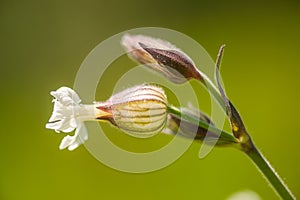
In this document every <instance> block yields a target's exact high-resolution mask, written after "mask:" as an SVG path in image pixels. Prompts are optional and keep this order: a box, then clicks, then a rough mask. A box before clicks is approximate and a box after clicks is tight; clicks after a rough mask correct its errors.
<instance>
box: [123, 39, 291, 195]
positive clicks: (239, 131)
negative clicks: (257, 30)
mask: <svg viewBox="0 0 300 200" xmlns="http://www.w3.org/2000/svg"><path fill="white" fill-rule="evenodd" d="M128 37H130V36H127V41H128V43H123V46H124V47H125V49H127V50H129V48H128V44H134V45H132V46H131V47H136V48H131V49H130V51H135V49H137V48H139V51H140V52H143V54H140V55H141V56H145V57H147V58H148V59H147V60H148V61H150V62H146V63H142V64H145V66H148V67H149V66H150V68H151V69H153V70H155V71H157V72H159V73H161V74H163V75H164V76H165V77H166V78H168V79H169V80H170V81H172V82H174V83H185V82H187V81H189V80H190V79H196V80H198V81H199V82H201V83H202V84H203V85H204V86H205V87H206V88H207V90H208V91H209V93H210V94H211V95H213V97H214V98H215V99H216V101H217V102H218V103H219V104H220V106H221V107H222V108H223V110H224V111H225V112H226V114H227V116H228V118H229V120H230V124H231V129H232V133H233V136H234V138H235V139H236V140H237V145H236V144H235V143H232V144H231V145H230V146H233V147H235V148H237V149H239V150H241V151H242V152H244V153H245V154H246V155H248V157H249V158H250V159H251V160H252V161H253V163H255V165H256V166H257V167H258V168H259V169H260V171H261V172H262V174H263V175H264V176H265V177H266V178H267V180H268V181H269V182H270V184H271V185H272V186H273V188H274V189H275V191H276V192H277V193H278V194H279V195H280V197H281V198H283V199H295V197H294V196H293V194H292V193H291V191H290V190H289V189H288V187H287V186H286V184H285V183H284V182H283V181H282V179H281V178H280V177H279V175H278V174H277V173H276V172H275V170H274V169H273V168H272V166H271V165H270V164H269V163H268V162H267V160H266V159H265V158H264V157H263V156H262V154H261V153H260V152H259V150H258V149H257V148H256V146H255V145H254V143H253V141H252V139H251V137H250V134H249V133H248V132H247V130H246V128H245V125H244V123H243V120H242V118H241V116H240V114H239V113H238V111H237V109H236V108H235V106H234V105H233V104H232V103H231V101H230V100H229V99H228V97H227V96H226V93H225V91H224V89H223V87H222V85H221V83H220V77H219V76H220V75H219V68H220V65H221V59H222V56H223V52H224V47H225V46H224V45H222V46H221V48H220V51H219V54H218V57H217V61H216V66H215V78H216V82H217V87H216V86H215V85H214V84H213V83H212V82H211V80H210V79H209V78H208V77H207V76H206V75H205V74H204V73H202V72H201V71H200V70H199V69H198V68H197V67H196V66H195V64H194V63H193V61H192V60H191V59H190V58H189V57H188V56H185V54H184V53H183V52H181V51H180V50H179V49H178V48H176V47H174V48H172V46H171V45H170V44H169V43H168V42H166V41H163V42H161V46H163V47H166V44H168V45H167V46H168V47H169V48H167V49H166V48H163V49H160V48H157V45H154V46H153V45H151V44H149V45H147V44H146V45H145V44H144V42H145V41H146V42H147V41H149V40H153V38H150V39H149V38H147V37H146V36H144V38H142V40H139V39H141V38H137V37H135V36H132V37H131V38H128ZM136 44H139V46H140V47H138V45H136ZM141 48H142V49H141ZM134 59H135V60H136V61H139V60H141V59H142V58H139V57H138V58H134ZM153 65H154V66H155V67H153ZM151 66H152V67H151ZM169 111H170V112H171V113H172V114H175V115H180V116H182V117H183V118H184V119H185V120H187V121H189V122H193V123H194V124H198V125H199V127H201V128H208V126H209V124H207V123H205V121H200V122H199V120H197V119H195V118H194V117H191V116H190V115H186V114H185V113H183V112H180V110H177V109H176V108H172V107H169ZM224 136H226V137H227V133H226V132H222V131H221V134H220V138H222V139H224V138H223V137H224ZM233 136H232V137H233Z"/></svg>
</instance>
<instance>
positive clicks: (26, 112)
mask: <svg viewBox="0 0 300 200" xmlns="http://www.w3.org/2000/svg"><path fill="white" fill-rule="evenodd" d="M299 10H300V4H299V2H298V1H263V2H262V1H208V0H207V1H156V0H152V1H90V0H88V1H33V0H29V1H8V0H1V1H0V29H1V31H0V44H1V53H0V60H1V68H0V75H1V79H0V81H1V84H0V87H1V93H2V94H1V99H0V103H1V104H0V105H1V145H0V156H1V157H0V158H1V165H0V199H3V200H14V199H226V198H227V197H228V196H229V195H230V194H232V193H234V192H237V191H240V190H244V189H249V190H253V191H255V192H256V193H257V194H259V195H260V196H261V197H262V199H278V197H277V196H276V195H275V193H274V192H273V191H272V189H271V188H270V187H269V186H268V184H267V182H266V180H265V179H264V178H262V176H261V174H260V173H259V172H258V171H257V169H256V168H255V166H254V165H253V164H252V163H251V162H250V160H249V159H248V158H247V157H246V156H245V155H243V154H242V153H241V152H238V151H236V150H234V149H229V148H216V149H214V150H213V152H212V153H211V154H209V156H207V157H206V158H205V159H203V160H199V159H198V151H199V148H200V144H199V143H196V142H195V143H194V144H193V145H192V146H191V148H190V149H189V150H188V151H187V152H186V153H185V154H184V156H182V157H181V158H180V159H179V160H178V161H176V162H175V163H173V164H172V165H171V166H168V167H167V168H165V169H162V170H159V171H156V172H152V173H148V174H127V173H122V172H119V171H115V170H113V169H110V168H108V167H106V166H104V165H103V164H101V163H100V162H98V161H97V160H96V159H94V158H93V157H92V156H91V155H90V154H89V152H88V151H87V150H86V149H85V148H84V147H83V146H82V147H80V148H78V149H77V150H76V151H74V152H68V151H60V150H59V149H58V145H59V143H60V140H61V139H62V137H63V135H64V134H56V133H55V132H53V131H51V130H46V129H45V123H46V122H47V120H48V118H49V117H50V114H51V112H52V104H51V99H52V98H51V97H50V95H49V92H50V91H51V90H54V89H57V88H58V87H60V86H63V85H65V86H69V87H72V85H73V81H74V79H75V75H76V73H77V70H78V68H79V66H80V64H81V62H82V61H83V59H84V58H85V57H86V56H87V54H88V53H89V52H90V51H91V50H92V49H93V48H94V47H95V46H96V45H97V44H98V43H99V42H101V41H103V40H105V39H106V38H107V37H109V36H111V35H113V34H116V33H118V32H121V31H125V30H127V29H131V28H136V27H146V26H158V27H165V28H170V29H174V30H177V31H180V32H182V33H184V34H187V35H189V36H190V37H192V38H194V39H195V40H197V41H198V42H199V43H200V44H202V46H203V47H204V48H206V50H207V51H208V52H209V53H210V54H211V55H212V56H213V57H215V55H216V54H217V51H218V48H219V46H220V45H221V44H223V43H225V44H226V45H227V47H226V53H225V57H224V59H223V65H222V77H223V81H224V82H225V83H226V90H227V93H228V96H229V97H230V98H231V99H232V101H233V102H234V103H235V105H236V106H237V107H238V109H239V110H240V112H241V113H242V116H243V118H244V121H245V123H246V125H247V127H248V129H249V131H250V132H251V134H252V137H253V139H254V141H255V142H256V144H257V145H258V147H259V148H260V149H261V150H262V152H263V153H264V155H265V156H266V157H267V158H268V159H269V161H270V162H271V164H273V166H274V167H275V169H276V170H277V171H278V173H279V174H280V175H281V176H282V177H283V179H284V180H285V182H286V183H287V184H288V185H289V187H290V189H291V190H292V191H293V192H294V194H295V195H296V197H300V182H299V181H300V173H299V168H300V160H299V148H298V147H299V141H300V134H299V133H298V127H297V125H298V123H299V112H300V108H299V105H298V102H299V99H298V98H299V95H300V91H299V85H300V79H299V75H300V73H299V72H300V66H299V46H300V40H299V35H300V27H299V21H300V12H299ZM121 60H122V59H121ZM123 60H124V62H123V63H122V65H123V66H127V65H128V66H129V65H133V63H132V62H131V61H129V60H128V59H123ZM124 69H126V68H122V69H121V70H120V71H115V70H110V71H108V72H107V77H109V76H112V75H116V76H118V75H119V76H120V74H122V73H123V72H124ZM103 81H105V80H103ZM106 84H107V87H103V85H102V87H101V88H104V89H103V91H98V94H99V98H101V100H104V99H105V98H107V97H109V95H110V92H111V88H112V86H113V83H110V82H109V81H106ZM193 85H194V87H196V88H198V87H199V85H198V84H195V83H193ZM203 95H204V96H206V97H207V94H203ZM208 100H209V99H208ZM208 111H209V110H208ZM105 126H108V127H106V128H107V129H110V130H111V133H112V135H121V133H119V132H118V131H117V130H115V129H113V128H111V127H110V126H109V125H105ZM114 132H115V133H114ZM166 137H168V136H166ZM118 138H119V139H118ZM120 138H121V139H120ZM124 138H125V137H122V136H120V137H115V138H114V139H115V140H117V141H118V142H119V143H120V145H122V143H123V146H124V144H126V142H128V141H126V140H130V138H129V139H128V138H125V139H124ZM122 139H124V141H123V140H122ZM166 140H168V139H166V138H162V142H165V141H166ZM141 148H142V147H141Z"/></svg>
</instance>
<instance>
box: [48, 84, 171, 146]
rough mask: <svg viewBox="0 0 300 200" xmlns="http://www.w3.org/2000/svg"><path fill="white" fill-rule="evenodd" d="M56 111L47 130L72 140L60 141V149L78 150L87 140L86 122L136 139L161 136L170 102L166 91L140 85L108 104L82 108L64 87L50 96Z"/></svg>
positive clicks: (121, 93) (125, 91) (106, 102)
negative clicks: (106, 123)
mask: <svg viewBox="0 0 300 200" xmlns="http://www.w3.org/2000/svg"><path fill="white" fill-rule="evenodd" d="M50 94H51V95H52V96H53V97H54V100H53V102H54V108H53V113H52V116H51V117H50V119H49V122H48V123H47V124H46V128H48V129H53V130H55V131H56V132H58V133H59V132H60V131H62V132H65V133H69V132H72V131H73V130H74V129H76V131H75V134H74V135H73V136H70V135H68V136H66V137H64V138H63V140H62V141H61V144H60V146H59V148H60V149H65V148H68V149H69V150H70V151H72V150H74V149H76V148H77V147H78V146H79V145H81V144H83V143H84V142H85V141H86V140H87V139H88V134H87V130H86V127H85V125H84V121H96V120H99V121H100V120H101V121H109V122H110V123H111V124H113V125H114V126H116V127H118V128H120V129H121V130H123V131H124V132H126V133H129V134H131V135H133V136H139V137H148V136H152V135H154V134H156V133H159V132H160V131H161V130H162V129H163V127H164V125H165V122H166V117H167V98H166V96H165V93H164V91H163V90H162V89H161V88H159V87H156V86H153V85H139V86H136V87H132V88H128V89H126V90H124V91H122V92H120V93H118V94H115V95H113V96H112V97H111V98H109V99H108V100H107V101H105V102H94V104H90V105H85V104H81V100H80V98H79V96H78V95H77V94H76V92H74V91H73V90H72V89H70V88H67V87H61V88H59V89H58V90H56V91H52V92H51V93H50Z"/></svg>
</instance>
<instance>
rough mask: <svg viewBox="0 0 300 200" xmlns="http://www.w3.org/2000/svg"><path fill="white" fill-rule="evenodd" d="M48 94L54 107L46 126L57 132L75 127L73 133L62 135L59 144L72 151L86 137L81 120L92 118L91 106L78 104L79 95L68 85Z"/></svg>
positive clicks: (79, 100)
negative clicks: (52, 98) (62, 137)
mask: <svg viewBox="0 0 300 200" xmlns="http://www.w3.org/2000/svg"><path fill="white" fill-rule="evenodd" d="M50 94H51V95H52V96H53V97H54V100H53V102H54V108H53V113H52V116H51V117H50V119H49V122H48V123H47V124H46V128H48V129H53V130H55V131H56V132H57V133H59V132H60V131H62V132H65V133H69V132H72V131H73V130H74V129H76V131H75V134H74V135H73V136H70V135H68V136H66V137H64V139H63V140H62V142H61V144H60V146H59V148H60V149H65V148H68V149H69V150H70V151H72V150H74V149H75V148H77V147H78V146H79V145H80V144H82V143H84V142H85V141H86V140H87V139H88V134H87V131H86V128H85V125H84V123H83V121H84V120H85V119H87V118H88V117H91V118H92V119H93V118H94V117H93V116H94V110H93V107H92V106H83V105H82V104H80V102H81V99H80V98H79V96H78V95H77V94H76V92H75V91H73V90H72V89H70V88H68V87H61V88H59V89H58V90H56V91H52V92H51V93H50ZM82 114H83V115H82Z"/></svg>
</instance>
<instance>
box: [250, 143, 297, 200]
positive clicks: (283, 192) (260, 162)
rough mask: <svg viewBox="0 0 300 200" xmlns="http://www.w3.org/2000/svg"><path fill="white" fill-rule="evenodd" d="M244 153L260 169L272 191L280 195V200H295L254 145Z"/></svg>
mask: <svg viewBox="0 0 300 200" xmlns="http://www.w3.org/2000/svg"><path fill="white" fill-rule="evenodd" d="M245 153H246V154H247V155H248V156H249V158H250V159H251V160H252V161H253V162H254V163H255V164H256V166H257V167H258V168H259V169H260V171H261V172H262V174H263V175H264V176H265V177H266V178H267V180H268V181H269V182H270V183H271V185H272V186H273V188H274V190H275V191H276V192H277V193H278V194H279V195H280V197H281V198H282V199H285V200H289V199H292V200H293V199H295V197H294V196H293V194H292V193H291V191H290V190H289V189H288V187H287V186H286V185H285V183H284V182H283V180H282V179H281V178H280V177H279V175H278V174H277V173H276V172H275V170H274V169H273V168H272V166H271V165H270V163H269V162H268V161H267V160H266V158H264V156H263V155H262V154H261V153H260V152H259V150H258V149H257V148H256V147H255V146H254V145H253V148H252V149H251V150H249V151H247V152H245Z"/></svg>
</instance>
